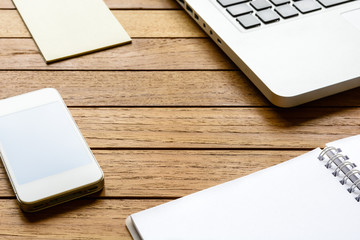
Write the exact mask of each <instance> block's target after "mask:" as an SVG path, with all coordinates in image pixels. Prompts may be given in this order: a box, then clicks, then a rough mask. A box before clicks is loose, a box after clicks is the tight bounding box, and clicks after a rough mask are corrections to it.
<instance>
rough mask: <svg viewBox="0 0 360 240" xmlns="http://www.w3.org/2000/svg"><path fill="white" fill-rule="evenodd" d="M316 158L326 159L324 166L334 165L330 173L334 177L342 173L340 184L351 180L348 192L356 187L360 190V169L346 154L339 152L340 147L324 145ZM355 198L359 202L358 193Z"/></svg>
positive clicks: (351, 191) (353, 190) (330, 166)
mask: <svg viewBox="0 0 360 240" xmlns="http://www.w3.org/2000/svg"><path fill="white" fill-rule="evenodd" d="M318 159H319V160H320V161H323V160H325V159H327V162H326V164H325V167H326V168H332V166H333V164H334V165H335V166H336V167H335V170H334V172H333V173H332V174H333V175H334V176H335V177H339V176H340V174H341V173H342V174H343V175H344V176H343V177H342V179H341V180H340V183H341V184H342V185H345V184H346V183H347V181H348V180H350V181H351V185H350V187H349V188H348V189H347V190H348V192H349V193H353V192H355V190H356V188H357V189H358V190H360V171H359V170H358V169H356V165H355V164H354V163H352V162H350V161H349V158H348V157H347V156H346V155H343V154H341V149H340V148H335V147H326V148H324V149H323V150H322V152H321V153H320V154H319V157H318ZM355 199H356V201H358V202H360V194H359V195H358V196H357V197H355Z"/></svg>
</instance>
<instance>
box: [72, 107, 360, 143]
mask: <svg viewBox="0 0 360 240" xmlns="http://www.w3.org/2000/svg"><path fill="white" fill-rule="evenodd" d="M70 110H71V112H72V114H73V116H74V119H75V120H76V122H77V123H78V125H79V127H80V129H81V131H82V133H83V135H84V137H85V138H86V140H87V142H88V143H89V145H90V146H91V147H92V148H131V149H133V148H161V149H163V148H164V149H171V148H197V149H198V148H200V149H203V148H226V149H243V148H245V149H253V148H261V149H279V148H281V149H312V148H315V147H316V146H319V145H323V144H325V143H326V142H329V141H332V140H336V139H339V138H342V137H347V136H351V135H354V134H355V133H357V132H359V130H360V126H359V122H360V114H359V113H360V108H292V109H272V108H73V109H70Z"/></svg>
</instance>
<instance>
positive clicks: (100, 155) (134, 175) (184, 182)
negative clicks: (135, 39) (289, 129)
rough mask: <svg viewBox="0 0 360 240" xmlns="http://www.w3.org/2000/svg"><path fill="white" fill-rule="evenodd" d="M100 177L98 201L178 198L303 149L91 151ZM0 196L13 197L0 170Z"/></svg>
mask: <svg viewBox="0 0 360 240" xmlns="http://www.w3.org/2000/svg"><path fill="white" fill-rule="evenodd" d="M93 152H94V155H95V157H96V159H97V160H98V162H99V164H100V166H101V168H102V169H103V171H104V174H105V189H104V191H102V192H101V194H100V197H133V198H135V197H142V198H143V197H171V198H174V197H182V196H185V195H188V194H190V193H193V192H195V191H199V190H202V189H205V188H208V187H211V186H215V185H217V184H220V183H223V182H227V181H230V180H233V179H236V178H239V177H242V176H245V175H248V174H250V173H253V172H255V171H258V170H261V169H264V168H267V167H270V166H273V165H275V164H278V163H280V162H283V161H286V160H289V159H291V158H293V157H295V156H298V155H300V154H302V153H303V152H305V151H256V150H253V151H235V150H233V151H232V150H229V151H224V150H222V151H216V150H214V151H211V150H206V151H205V150H201V151H190V150H183V151H175V150H169V151H164V150H162V151H161V150H121V151H120V150H94V151H93ZM0 166H1V165H0ZM0 197H14V194H13V191H12V190H11V186H10V183H9V181H8V180H7V176H6V174H5V170H4V168H3V167H0Z"/></svg>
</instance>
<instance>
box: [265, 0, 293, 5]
mask: <svg viewBox="0 0 360 240" xmlns="http://www.w3.org/2000/svg"><path fill="white" fill-rule="evenodd" d="M270 2H272V4H274V5H275V6H280V5H282V4H285V3H289V2H290V0H270Z"/></svg>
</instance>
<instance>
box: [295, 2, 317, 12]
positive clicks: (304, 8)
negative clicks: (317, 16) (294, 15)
mask: <svg viewBox="0 0 360 240" xmlns="http://www.w3.org/2000/svg"><path fill="white" fill-rule="evenodd" d="M294 7H296V9H297V10H299V11H300V12H301V13H309V12H314V11H317V10H320V9H321V6H320V4H319V3H317V2H315V1H314V0H302V1H299V2H295V3H294Z"/></svg>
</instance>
